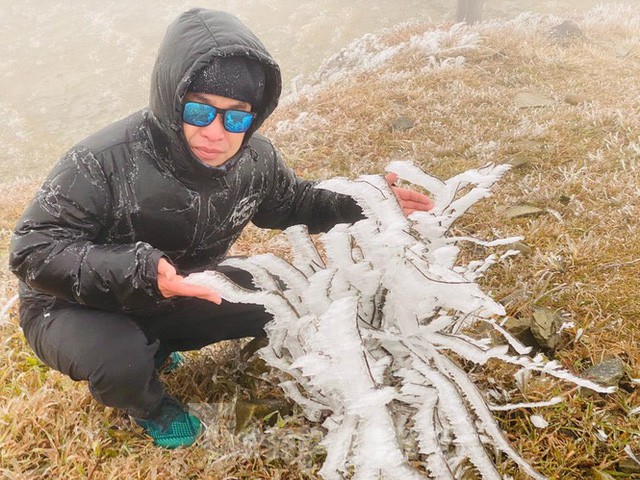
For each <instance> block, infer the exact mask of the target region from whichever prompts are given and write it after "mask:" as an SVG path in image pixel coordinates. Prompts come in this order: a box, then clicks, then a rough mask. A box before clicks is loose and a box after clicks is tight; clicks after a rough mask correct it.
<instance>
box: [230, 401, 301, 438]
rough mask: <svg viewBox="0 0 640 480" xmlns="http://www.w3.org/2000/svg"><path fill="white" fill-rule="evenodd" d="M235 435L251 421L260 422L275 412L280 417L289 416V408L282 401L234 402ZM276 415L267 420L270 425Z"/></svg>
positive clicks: (273, 422)
mask: <svg viewBox="0 0 640 480" xmlns="http://www.w3.org/2000/svg"><path fill="white" fill-rule="evenodd" d="M235 410H236V427H235V431H236V433H238V432H240V431H242V430H244V429H245V428H246V427H247V426H248V425H249V424H250V423H251V422H252V421H254V420H261V419H264V418H265V417H267V416H268V415H270V414H274V413H275V412H278V413H280V415H281V416H286V415H291V407H290V406H289V404H288V403H287V402H285V401H284V400H278V399H262V400H240V399H238V400H237V401H236V408H235ZM276 419H277V415H272V416H271V417H270V418H269V422H271V424H275V421H276Z"/></svg>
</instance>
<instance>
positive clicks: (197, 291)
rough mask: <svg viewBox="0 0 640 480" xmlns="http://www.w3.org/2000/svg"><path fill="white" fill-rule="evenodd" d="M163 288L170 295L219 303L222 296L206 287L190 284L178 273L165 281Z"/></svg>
mask: <svg viewBox="0 0 640 480" xmlns="http://www.w3.org/2000/svg"><path fill="white" fill-rule="evenodd" d="M165 289H166V291H167V293H168V294H169V296H171V297H175V296H178V297H196V298H201V299H203V300H208V301H210V302H213V303H217V304H218V305H220V304H221V303H222V298H221V297H220V295H219V294H218V293H216V292H214V291H213V290H210V289H209V288H207V287H202V286H200V285H191V284H188V283H185V282H184V281H183V277H181V276H180V275H178V276H177V277H176V278H175V279H174V280H171V281H168V282H166V283H165Z"/></svg>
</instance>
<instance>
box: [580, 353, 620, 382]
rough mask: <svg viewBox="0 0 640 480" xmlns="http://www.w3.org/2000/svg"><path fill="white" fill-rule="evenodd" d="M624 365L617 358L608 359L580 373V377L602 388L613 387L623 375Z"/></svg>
mask: <svg viewBox="0 0 640 480" xmlns="http://www.w3.org/2000/svg"><path fill="white" fill-rule="evenodd" d="M625 367H626V365H625V363H624V362H623V361H622V360H621V359H619V358H609V359H607V360H604V361H602V362H600V363H598V364H596V365H594V366H592V367H590V368H588V369H586V370H585V371H584V372H582V377H584V378H586V379H588V380H591V381H592V382H595V383H597V384H598V385H602V386H603V387H615V386H617V385H618V383H619V382H620V379H621V378H622V376H623V375H624V371H625Z"/></svg>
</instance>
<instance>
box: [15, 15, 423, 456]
mask: <svg viewBox="0 0 640 480" xmlns="http://www.w3.org/2000/svg"><path fill="white" fill-rule="evenodd" d="M280 91H281V79H280V71H279V68H278V65H277V64H276V63H275V61H274V60H273V59H272V58H271V56H270V55H269V53H268V52H267V50H266V49H265V48H264V46H263V45H262V44H261V43H260V41H259V40H258V39H257V38H256V37H255V36H254V35H253V33H252V32H250V31H249V30H248V29H247V28H246V27H245V26H244V25H243V24H242V23H241V22H240V21H239V20H238V19H237V18H235V17H233V16H231V15H229V14H226V13H222V12H214V11H209V10H203V9H194V10H190V11H188V12H186V13H184V14H182V15H180V16H179V17H178V18H177V19H176V20H175V21H174V22H173V23H172V24H171V25H170V26H169V28H168V29H167V32H166V35H165V38H164V40H163V42H162V45H161V46H160V50H159V53H158V58H157V60H156V63H155V66H154V69H153V74H152V79H151V95H150V106H149V108H148V109H145V110H142V111H139V112H137V113H134V114H132V115H130V116H129V117H127V118H125V119H123V120H121V121H119V122H116V123H115V124H113V125H110V126H108V127H106V128H105V129H103V130H101V131H99V132H97V133H95V134H94V135H92V136H90V137H88V138H87V139H85V140H83V141H81V142H80V143H78V144H77V145H76V146H74V147H73V148H72V149H71V150H70V151H69V152H68V153H67V154H65V155H64V156H63V158H62V159H61V160H60V161H59V162H58V164H57V165H56V166H55V167H54V168H53V170H52V171H51V173H50V174H49V175H48V177H47V178H46V180H45V182H44V184H43V186H42V187H41V189H40V191H39V192H38V194H37V196H36V198H35V199H34V201H33V203H32V204H31V205H30V206H29V207H28V208H27V210H26V211H25V213H24V214H23V216H22V218H21V219H20V220H19V222H18V225H17V227H16V230H15V234H14V236H13V238H12V243H11V255H10V267H11V269H12V271H13V272H14V273H15V274H16V275H17V276H18V277H19V278H20V280H21V282H20V298H21V305H20V324H21V326H22V328H23V330H24V333H25V337H26V338H27V341H28V342H29V344H30V345H31V346H32V348H33V349H34V350H35V352H36V353H37V355H38V356H39V357H40V358H41V359H42V361H43V362H44V363H46V364H47V365H49V366H51V367H52V368H54V369H56V370H59V371H60V372H62V373H64V374H66V375H69V376H70V377H71V378H72V379H74V380H86V381H88V383H89V389H90V391H91V394H92V395H93V396H94V398H95V399H97V400H98V401H99V402H101V403H103V404H104V405H107V406H111V407H114V408H120V409H123V410H125V411H126V412H127V413H128V414H129V415H131V416H132V417H133V418H134V419H135V420H136V422H137V423H138V424H139V425H141V426H142V427H143V429H144V430H145V432H146V433H147V434H149V435H150V436H151V437H152V438H153V440H154V442H155V443H156V444H157V445H160V446H163V447H167V448H174V447H177V446H181V445H190V444H192V443H193V442H194V441H195V440H196V438H197V437H198V435H199V434H200V432H201V429H202V427H201V424H200V421H199V420H198V419H197V418H196V417H195V416H193V415H191V414H189V412H188V411H187V409H186V408H185V407H184V406H183V405H182V404H181V403H180V402H179V401H178V400H177V399H175V398H174V397H172V396H171V395H169V394H168V393H167V392H166V391H165V389H164V385H163V384H162V383H161V382H160V380H159V379H158V374H157V369H158V368H159V366H160V365H162V364H163V362H164V361H165V360H166V359H167V358H170V355H172V352H176V351H184V350H194V349H199V348H202V347H203V346H205V345H209V344H211V343H214V342H217V341H220V340H225V339H232V338H240V337H256V336H263V335H264V330H263V326H264V324H265V323H266V322H267V321H269V320H270V318H271V317H270V315H269V314H267V313H266V312H265V310H264V309H263V308H262V307H259V306H255V305H240V304H232V303H229V302H222V301H221V299H220V297H219V295H218V294H217V293H216V292H213V291H210V290H208V289H206V288H203V287H198V286H193V285H188V284H186V283H184V282H183V279H184V275H187V274H189V273H191V272H195V271H202V270H205V269H211V268H215V267H216V266H217V265H218V263H220V261H221V260H222V259H223V258H224V256H225V254H226V252H227V250H228V249H229V247H230V246H231V244H232V243H233V242H234V241H235V240H236V238H237V237H238V236H239V235H240V233H241V231H242V229H243V228H244V227H245V226H246V225H247V223H248V222H249V221H252V222H253V223H254V224H256V225H257V226H260V227H265V228H278V229H282V228H286V227H288V226H290V225H293V224H299V223H303V224H306V225H308V226H309V229H310V231H312V232H318V231H325V230H328V229H329V228H331V227H332V226H333V225H335V224H337V223H340V222H353V221H356V220H358V219H359V218H361V215H362V213H361V210H360V208H359V207H358V206H357V205H356V203H355V202H354V201H353V200H352V199H351V198H350V197H347V196H343V195H338V194H335V193H332V192H328V191H324V190H320V189H315V188H314V184H313V183H312V182H308V181H303V180H301V179H300V178H298V177H296V176H295V174H294V173H293V172H292V171H291V170H290V169H289V168H287V167H286V166H285V165H284V163H283V162H282V159H281V158H280V156H279V154H278V152H277V151H276V150H275V148H274V147H273V145H272V144H271V143H270V141H269V140H268V139H267V138H265V137H264V136H262V135H260V134H258V133H257V132H256V130H257V129H258V128H259V127H260V125H261V124H262V123H263V122H264V120H265V119H266V118H267V117H268V116H269V115H270V114H271V113H272V112H273V110H274V109H275V107H276V105H277V103H278V99H279V96H280ZM395 192H396V195H397V196H399V198H400V202H401V205H402V206H403V208H404V209H405V211H406V212H411V211H414V210H427V209H429V208H430V207H431V204H430V200H429V199H428V198H427V197H426V196H424V195H421V194H417V193H416V192H409V191H406V190H401V189H395ZM223 271H224V272H225V273H226V274H227V275H228V276H229V277H230V278H232V279H233V280H234V281H236V282H237V283H239V284H240V285H243V286H245V287H247V288H251V277H250V276H249V275H248V274H247V273H246V272H242V271H238V270H230V269H226V270H223Z"/></svg>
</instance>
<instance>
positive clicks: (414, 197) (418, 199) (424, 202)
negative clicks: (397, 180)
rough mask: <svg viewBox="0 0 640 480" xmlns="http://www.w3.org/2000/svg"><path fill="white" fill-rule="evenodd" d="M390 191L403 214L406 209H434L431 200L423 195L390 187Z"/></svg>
mask: <svg viewBox="0 0 640 480" xmlns="http://www.w3.org/2000/svg"><path fill="white" fill-rule="evenodd" d="M392 190H393V193H394V194H395V195H396V198H397V199H398V203H399V204H400V206H401V207H402V209H403V210H405V213H407V212H406V209H414V210H420V211H429V210H431V209H432V208H433V207H434V204H433V200H431V199H430V198H429V197H428V196H427V195H425V194H423V193H420V192H415V191H413V190H407V189H406V188H398V187H392ZM411 213H413V212H411ZM407 215H408V213H407Z"/></svg>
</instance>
